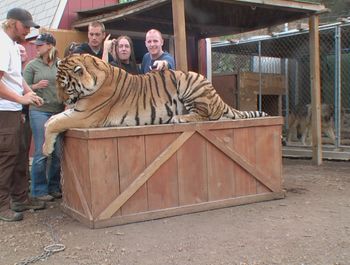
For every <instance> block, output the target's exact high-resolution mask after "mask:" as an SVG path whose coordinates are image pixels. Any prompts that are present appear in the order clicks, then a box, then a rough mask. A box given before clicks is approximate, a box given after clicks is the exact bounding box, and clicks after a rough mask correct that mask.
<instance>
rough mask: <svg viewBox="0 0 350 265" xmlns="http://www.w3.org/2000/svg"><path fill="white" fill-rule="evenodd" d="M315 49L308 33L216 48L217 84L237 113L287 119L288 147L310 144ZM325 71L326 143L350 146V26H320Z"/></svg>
mask: <svg viewBox="0 0 350 265" xmlns="http://www.w3.org/2000/svg"><path fill="white" fill-rule="evenodd" d="M309 46H310V45H309V32H308V30H293V31H289V32H281V33H276V34H272V36H259V37H251V38H250V39H246V40H240V41H238V42H236V43H233V42H228V41H227V42H220V43H213V44H212V74H213V83H214V85H215V86H216V88H217V89H218V91H219V93H221V95H222V97H223V98H224V100H225V101H226V102H227V103H228V104H230V105H232V106H234V107H235V108H238V109H241V110H248V109H256V110H263V111H265V112H268V113H269V114H270V115H283V116H284V117H285V121H286V122H285V126H284V133H283V135H284V137H285V140H286V142H287V144H288V145H306V146H307V145H310V144H311V89H310V87H311V82H310V52H309ZM320 67H321V69H320V70H321V100H322V110H321V116H322V135H323V138H322V139H323V143H325V144H330V145H335V146H336V147H339V146H341V145H350V121H349V115H350V114H349V113H350V95H349V94H350V25H349V24H340V23H338V24H333V25H328V26H322V27H320ZM225 86H226V87H227V86H228V87H229V88H228V89H226V90H223V91H220V89H221V88H222V87H225ZM230 93H232V95H231V96H230V95H229V94H230Z"/></svg>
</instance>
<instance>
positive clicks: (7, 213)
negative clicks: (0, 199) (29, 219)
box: [0, 209, 23, 222]
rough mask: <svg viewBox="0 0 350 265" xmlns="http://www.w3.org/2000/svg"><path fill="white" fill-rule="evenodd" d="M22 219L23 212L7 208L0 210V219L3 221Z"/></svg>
mask: <svg viewBox="0 0 350 265" xmlns="http://www.w3.org/2000/svg"><path fill="white" fill-rule="evenodd" d="M22 219H23V213H17V212H15V211H12V210H11V209H7V210H4V211H1V212H0V220H2V221H5V222H15V221H21V220H22Z"/></svg>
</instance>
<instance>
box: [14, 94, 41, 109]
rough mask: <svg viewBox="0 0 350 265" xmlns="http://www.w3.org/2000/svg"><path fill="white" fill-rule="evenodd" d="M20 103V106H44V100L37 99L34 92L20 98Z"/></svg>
mask: <svg viewBox="0 0 350 265" xmlns="http://www.w3.org/2000/svg"><path fill="white" fill-rule="evenodd" d="M19 103H21V104H22V105H29V104H32V105H35V106H37V107H40V106H41V105H43V104H44V100H43V99H42V98H41V97H39V96H38V95H37V94H36V93H35V92H28V93H27V94H25V95H23V96H22V98H21V102H19Z"/></svg>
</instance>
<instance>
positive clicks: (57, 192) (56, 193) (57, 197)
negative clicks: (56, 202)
mask: <svg viewBox="0 0 350 265" xmlns="http://www.w3.org/2000/svg"><path fill="white" fill-rule="evenodd" d="M49 194H50V195H51V196H52V197H54V198H55V199H60V198H62V193H61V192H59V191H54V192H49Z"/></svg>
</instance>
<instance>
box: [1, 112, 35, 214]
mask: <svg viewBox="0 0 350 265" xmlns="http://www.w3.org/2000/svg"><path fill="white" fill-rule="evenodd" d="M22 129H23V128H22V125H21V112H20V111H0V211H1V210H6V209H9V208H10V199H12V200H13V201H17V202H22V201H24V200H26V199H27V197H28V176H27V175H26V174H16V173H15V172H16V170H15V169H16V165H17V163H18V156H19V154H20V145H21V143H20V141H21V135H22Z"/></svg>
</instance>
